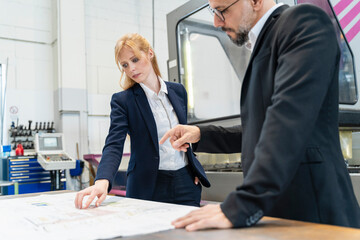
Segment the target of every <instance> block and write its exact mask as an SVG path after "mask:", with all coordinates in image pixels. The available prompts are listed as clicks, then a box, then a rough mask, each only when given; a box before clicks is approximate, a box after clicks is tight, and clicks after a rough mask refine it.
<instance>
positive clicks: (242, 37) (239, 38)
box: [221, 27, 249, 46]
mask: <svg viewBox="0 0 360 240" xmlns="http://www.w3.org/2000/svg"><path fill="white" fill-rule="evenodd" d="M221 29H222V30H223V31H224V32H226V31H230V32H235V31H234V30H232V29H230V28H224V27H223V28H221ZM235 34H236V38H235V39H233V38H232V37H230V36H229V35H228V37H229V38H230V39H231V41H232V42H233V43H235V44H236V45H238V46H243V45H244V44H245V43H246V42H247V41H248V40H249V31H248V30H242V31H241V30H238V31H237V32H235Z"/></svg>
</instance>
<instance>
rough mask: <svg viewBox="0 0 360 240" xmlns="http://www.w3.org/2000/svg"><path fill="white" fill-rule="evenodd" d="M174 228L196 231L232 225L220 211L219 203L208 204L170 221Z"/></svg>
mask: <svg viewBox="0 0 360 240" xmlns="http://www.w3.org/2000/svg"><path fill="white" fill-rule="evenodd" d="M171 224H172V225H174V226H175V228H185V229H186V230H187V231H196V230H200V229H207V228H232V227H233V225H232V223H231V222H230V221H229V219H227V218H226V217H225V215H224V213H223V212H222V211H221V208H220V205H214V204H209V205H206V206H204V207H202V208H199V209H197V210H194V211H192V212H190V213H188V214H187V215H185V216H184V217H181V218H179V219H176V220H175V221H173V222H172V223H171Z"/></svg>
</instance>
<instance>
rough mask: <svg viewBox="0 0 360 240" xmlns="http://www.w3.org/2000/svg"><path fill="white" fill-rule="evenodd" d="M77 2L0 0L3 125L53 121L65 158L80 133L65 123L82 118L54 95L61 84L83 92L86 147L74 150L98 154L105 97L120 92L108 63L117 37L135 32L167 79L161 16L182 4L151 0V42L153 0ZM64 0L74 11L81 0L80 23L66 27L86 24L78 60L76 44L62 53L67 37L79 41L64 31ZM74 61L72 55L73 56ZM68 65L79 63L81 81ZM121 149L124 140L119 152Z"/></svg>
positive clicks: (74, 124) (106, 118)
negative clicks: (12, 111)
mask: <svg viewBox="0 0 360 240" xmlns="http://www.w3.org/2000/svg"><path fill="white" fill-rule="evenodd" d="M59 1H61V2H59ZM77 1H82V2H83V3H82V4H79V2H73V3H71V2H72V1H71V0H0V62H1V63H5V62H6V59H8V63H9V65H8V76H7V79H8V86H7V100H6V101H7V107H6V109H7V112H6V116H5V117H6V123H5V124H6V125H7V128H8V127H9V126H10V124H11V121H12V120H16V119H17V118H18V119H19V124H24V125H25V126H27V124H28V120H32V121H33V125H32V126H33V127H34V123H35V122H36V121H41V122H44V121H46V122H48V121H50V122H51V121H55V128H56V129H57V130H59V131H63V132H64V134H65V139H70V140H69V141H68V142H69V144H67V145H71V147H70V148H69V147H68V148H69V149H68V151H69V153H70V155H71V156H72V157H76V154H75V147H74V146H73V145H74V144H73V142H79V143H81V142H82V141H81V138H82V135H83V134H82V130H79V129H73V130H71V129H72V128H74V127H75V128H79V126H81V123H79V118H81V117H79V116H77V115H76V113H74V112H73V110H74V109H75V108H76V106H75V105H76V104H75V102H74V107H73V108H74V109H67V107H63V106H64V105H66V106H68V105H69V104H68V102H66V98H65V99H60V100H59V101H58V100H57V99H58V96H60V98H61V96H64V95H65V94H66V93H65V94H64V93H63V92H64V91H65V90H66V91H67V90H69V91H67V92H68V93H70V92H72V91H76V90H79V89H80V90H84V91H85V92H86V94H87V96H88V99H87V101H85V102H86V103H87V105H88V106H87V111H88V113H87V114H88V115H89V117H88V125H87V129H88V134H87V135H88V141H87V142H88V144H87V145H88V146H86V148H88V152H84V153H81V154H85V153H101V150H102V147H103V145H104V141H105V137H106V135H107V132H108V128H109V124H110V119H109V114H110V98H111V95H112V94H113V93H115V92H117V91H120V90H121V89H120V87H119V85H118V81H119V77H120V72H119V70H118V69H117V66H116V64H115V61H114V46H115V43H116V41H117V39H118V38H120V37H121V36H122V35H123V34H125V33H128V32H138V33H140V34H141V35H143V36H144V37H146V38H147V39H148V40H149V42H150V43H151V44H152V45H153V46H154V49H155V52H156V54H157V57H158V62H159V66H160V70H161V72H162V75H163V77H164V78H166V77H167V68H166V61H167V60H168V49H167V31H166V28H167V27H166V14H167V13H168V12H170V11H172V10H173V9H175V8H177V7H178V6H180V5H182V4H184V3H185V2H187V0H172V1H167V0H155V1H154V4H155V45H154V44H153V26H152V3H153V1H151V0H121V1H120V0H119V1H113V0H102V1H97V0H77ZM69 4H73V5H74V9H75V10H76V9H77V8H78V6H79V5H83V6H84V7H83V8H84V9H83V12H84V18H83V19H82V20H81V19H80V20H79V21H78V22H77V23H78V24H80V25H82V26H78V24H75V23H74V26H73V31H74V30H76V29H81V28H83V29H84V30H85V42H84V45H83V46H84V47H85V57H84V60H78V59H81V56H79V55H76V54H79V53H80V54H81V51H78V50H77V49H75V51H74V54H75V55H71V51H69V50H65V51H64V47H66V48H67V49H69V47H71V39H73V41H76V42H74V43H75V44H74V45H77V44H79V43H78V41H77V40H76V39H78V38H77V37H76V35H74V36H73V35H71V36H68V35H66V34H69V33H71V31H72V29H71V28H72V27H71V24H66V23H67V22H68V21H71V19H64V17H66V13H64V12H63V10H61V9H66V8H68V6H69ZM65 11H66V10H65ZM71 14H72V11H71ZM64 24H66V25H67V26H66V29H64V28H63V27H64ZM69 25H70V26H69ZM59 34H60V35H59ZM61 34H63V35H64V34H65V35H64V36H62V35H61ZM74 56H75V57H74ZM74 59H77V61H75V62H74ZM74 65H75V66H80V67H81V68H83V67H82V66H85V74H86V76H85V78H86V80H85V83H84V82H83V80H82V79H83V78H82V75H81V74H82V73H81V71H79V72H73V70H74V67H73V66H74ZM66 69H70V70H69V71H68V70H66ZM79 74H80V75H79ZM76 76H80V77H76ZM77 79H80V80H77ZM59 91H60V93H59ZM61 91H63V92H61ZM66 91H65V92H66ZM54 99H55V100H54ZM57 101H58V102H57ZM76 103H78V102H76ZM81 104H82V103H81ZM11 106H16V107H17V109H18V113H17V114H15V115H14V114H10V113H9V109H10V107H11ZM59 110H67V111H68V113H65V115H66V116H67V117H66V118H64V117H63V119H62V120H61V117H58V116H59ZM75 110H76V109H75ZM65 112H66V111H65ZM75 112H76V111H75ZM74 114H75V115H74ZM73 115H74V116H73ZM62 116H64V113H62ZM80 122H81V121H80ZM79 124H80V125H79ZM70 143H71V144H70ZM80 148H81V149H86V148H84V147H81V146H80ZM128 149H129V147H128V145H127V147H126V151H129V150H128Z"/></svg>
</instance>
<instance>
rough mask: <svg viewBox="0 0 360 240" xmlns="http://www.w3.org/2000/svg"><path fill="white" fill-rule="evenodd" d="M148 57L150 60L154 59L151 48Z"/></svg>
mask: <svg viewBox="0 0 360 240" xmlns="http://www.w3.org/2000/svg"><path fill="white" fill-rule="evenodd" d="M148 56H149V58H150V59H152V58H153V57H154V50H152V49H151V48H150V49H149V53H148Z"/></svg>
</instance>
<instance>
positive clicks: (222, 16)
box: [208, 0, 240, 22]
mask: <svg viewBox="0 0 360 240" xmlns="http://www.w3.org/2000/svg"><path fill="white" fill-rule="evenodd" d="M238 1H240V0H236V1H235V2H233V3H232V4H230V5H229V6H227V7H226V8H224V9H223V10H221V11H220V10H217V9H215V8H212V7H210V5H209V6H208V9H209V11H210V13H211V14H212V15H213V16H214V15H216V16H217V17H218V18H219V19H220V21H222V22H225V17H224V14H223V12H225V11H226V10H228V9H229V8H230V7H231V6H232V5H234V4H235V3H237V2H238Z"/></svg>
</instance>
